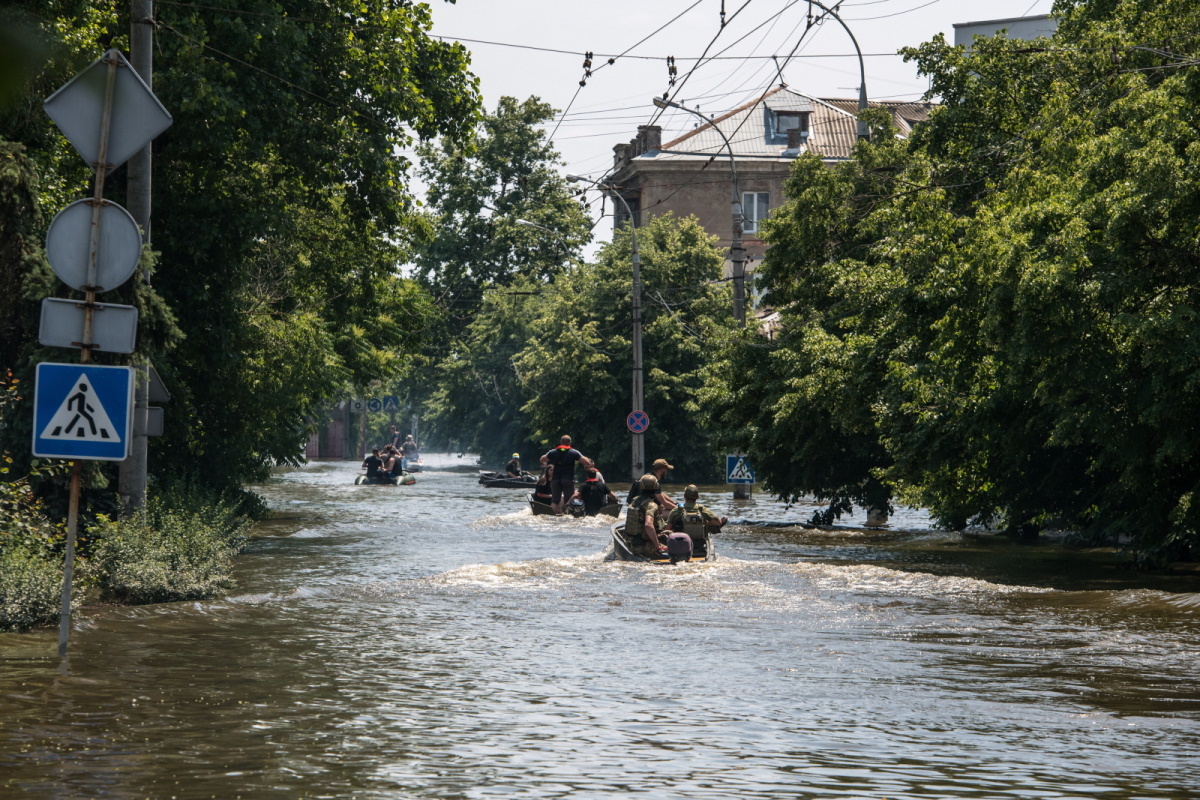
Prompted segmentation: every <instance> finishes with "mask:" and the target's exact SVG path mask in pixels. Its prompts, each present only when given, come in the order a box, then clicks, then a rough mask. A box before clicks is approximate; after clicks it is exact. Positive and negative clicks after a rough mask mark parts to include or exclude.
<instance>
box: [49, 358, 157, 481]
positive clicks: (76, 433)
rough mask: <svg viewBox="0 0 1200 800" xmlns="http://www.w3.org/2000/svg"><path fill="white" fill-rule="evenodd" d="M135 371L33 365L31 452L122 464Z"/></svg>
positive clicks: (75, 365) (126, 443) (130, 422)
mask: <svg viewBox="0 0 1200 800" xmlns="http://www.w3.org/2000/svg"><path fill="white" fill-rule="evenodd" d="M132 423H133V367H100V366H95V365H92V364H51V363H47V362H43V363H41V364H38V365H37V373H36V381H35V384H34V390H33V454H34V455H35V456H38V457H39V458H77V459H84V460H87V461H124V460H125V458H126V456H128V455H129V440H130V438H131V437H130V433H131V431H132V429H133V424H132Z"/></svg>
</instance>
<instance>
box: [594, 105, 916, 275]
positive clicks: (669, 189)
mask: <svg viewBox="0 0 1200 800" xmlns="http://www.w3.org/2000/svg"><path fill="white" fill-rule="evenodd" d="M870 105H871V107H882V108H887V109H888V110H890V111H891V112H892V116H893V119H894V120H895V122H896V127H897V128H898V129H899V131H900V134H901V135H903V136H907V135H908V134H909V133H910V132H911V131H912V129H913V128H914V127H915V126H916V125H918V124H920V122H922V121H923V120H925V119H926V118H927V117H928V116H929V112H930V110H931V109H932V105H931V104H928V103H886V102H880V103H877V102H872V103H870ZM857 108H858V101H857V100H845V99H829V98H817V97H811V96H809V95H806V94H803V93H801V92H797V91H795V90H793V89H790V88H788V87H787V86H782V85H781V86H777V87H775V88H773V89H771V90H769V91H767V92H766V93H764V94H763V95H762V96H760V97H758V98H756V99H754V100H752V101H750V102H748V103H746V104H744V105H742V106H739V107H738V108H735V109H733V110H732V111H729V112H727V113H725V114H722V115H721V116H718V117H715V118H714V119H713V120H712V122H711V123H705V124H703V125H699V126H697V127H696V128H695V129H694V130H692V131H690V132H688V133H686V134H684V135H683V136H680V137H678V138H676V139H673V140H671V141H669V142H665V143H664V142H663V141H662V130H661V128H660V127H659V126H657V125H643V126H641V127H639V128H638V133H637V136H636V137H635V138H634V139H633V140H632V141H630V142H627V143H623V144H618V145H616V146H615V147H614V148H613V159H614V160H613V171H612V173H611V177H610V178H608V179H607V182H608V183H609V184H610V185H612V186H615V187H617V189H618V191H619V192H620V194H621V196H622V197H623V198H624V200H625V201H626V202H627V203H628V204H629V207H630V210H631V211H632V213H633V215H634V224H635V225H642V224H644V223H645V222H646V221H647V220H648V219H650V218H651V217H653V216H656V215H659V214H665V213H667V212H674V214H675V215H676V216H680V217H683V216H688V215H694V216H695V217H696V218H697V219H699V220H700V224H701V225H702V226H703V227H704V229H705V230H706V231H708V232H709V233H711V234H714V235H716V236H717V237H718V240H719V241H718V246H719V247H722V248H724V249H726V250H727V251H728V250H729V248H730V247H731V245H732V244H733V224H734V222H733V221H734V211H733V200H734V197H735V192H734V189H733V176H732V172H731V170H730V151H731V150H732V153H733V159H734V161H735V163H736V172H737V191H736V197H737V198H738V200H740V202H741V208H742V218H743V225H742V246H743V247H744V249H745V252H746V259H747V262H746V268H747V272H750V271H752V270H753V265H754V264H755V263H756V262H758V261H759V260H761V259H762V257H763V253H764V252H765V245H764V243H763V241H762V239H761V222H762V220H764V219H766V217H767V215H768V214H769V213H770V212H771V210H772V209H774V208H776V207H778V206H779V205H780V204H781V203H782V202H783V200H784V196H783V184H784V181H785V180H786V179H787V177H788V175H789V173H790V170H791V164H792V161H793V160H795V158H796V157H797V156H799V155H800V154H801V153H814V154H816V155H817V156H819V157H820V158H821V160H822V161H824V162H825V163H826V164H828V165H830V166H832V165H834V164H837V163H838V162H841V161H845V160H846V159H848V158H849V157H850V155H851V153H852V151H853V148H854V143H855V141H856V140H857V123H858V118H857V116H856V114H857ZM726 142H728V145H727V144H726ZM626 218H627V215H626V213H625V209H624V207H623V206H622V205H621V204H620V203H616V204H615V218H614V222H615V224H616V225H617V226H618V227H619V226H621V225H623V224H625V222H626ZM726 274H727V275H728V274H730V264H729V262H728V258H727V262H726Z"/></svg>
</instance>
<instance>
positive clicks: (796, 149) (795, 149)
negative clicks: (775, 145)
mask: <svg viewBox="0 0 1200 800" xmlns="http://www.w3.org/2000/svg"><path fill="white" fill-rule="evenodd" d="M787 136H788V143H787V149H786V150H784V151H783V155H785V156H791V157H793V158H795V157H796V156H798V155H800V151H801V150H803V149H805V148H804V146H805V144H807V142H808V131H807V130H801V129H800V128H788V132H787Z"/></svg>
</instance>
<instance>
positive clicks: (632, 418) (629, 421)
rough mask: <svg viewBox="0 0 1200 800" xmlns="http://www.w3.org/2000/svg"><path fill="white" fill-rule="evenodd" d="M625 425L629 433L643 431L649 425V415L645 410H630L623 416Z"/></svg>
mask: <svg viewBox="0 0 1200 800" xmlns="http://www.w3.org/2000/svg"><path fill="white" fill-rule="evenodd" d="M625 427H626V428H629V432H630V433H645V432H646V430H647V429H648V428H649V427H650V415H649V414H647V413H646V412H645V411H630V412H629V416H628V417H626V418H625Z"/></svg>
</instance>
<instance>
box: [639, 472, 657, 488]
mask: <svg viewBox="0 0 1200 800" xmlns="http://www.w3.org/2000/svg"><path fill="white" fill-rule="evenodd" d="M641 484H642V488H643V489H651V490H653V491H658V478H656V477H654V476H653V475H643V476H642V480H641Z"/></svg>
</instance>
